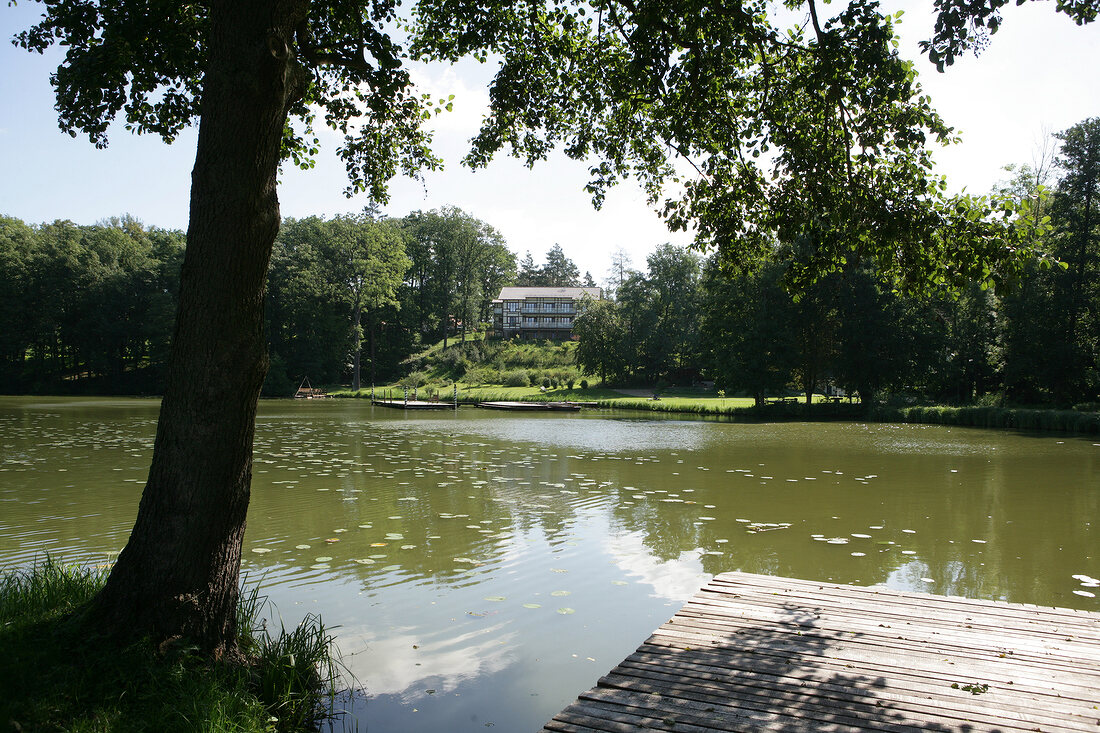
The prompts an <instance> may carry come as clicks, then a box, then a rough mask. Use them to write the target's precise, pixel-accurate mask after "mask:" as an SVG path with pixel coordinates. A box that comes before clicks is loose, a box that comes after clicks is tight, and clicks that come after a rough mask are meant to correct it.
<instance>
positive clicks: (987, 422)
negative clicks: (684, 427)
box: [334, 383, 1100, 435]
mask: <svg viewBox="0 0 1100 733" xmlns="http://www.w3.org/2000/svg"><path fill="white" fill-rule="evenodd" d="M387 394H388V396H390V397H392V398H394V399H401V397H402V388H401V387H400V386H396V385H390V386H388V387H379V388H378V389H377V390H376V396H378V397H379V398H381V397H384V396H386V395H387ZM426 394H427V392H426V391H425V389H424V388H421V389H420V390H419V391H418V396H419V397H420V398H421V399H424V398H425V396H426ZM452 394H453V391H452V389H451V388H449V387H445V388H438V395H439V398H440V399H441V400H443V401H444V402H450V401H451V397H452ZM334 395H336V396H341V397H370V390H369V389H368V390H360V391H359V392H358V393H356V392H352V391H350V390H340V391H336V392H335V393H334ZM409 397H410V399H411V398H412V391H411V390H410V392H409ZM506 400H507V401H512V400H514V401H529V402H592V403H595V404H596V405H597V406H599V407H602V408H607V409H612V410H642V411H647V412H663V413H682V414H690V415H701V416H707V415H714V416H723V417H729V418H736V419H742V420H751V421H767V420H869V421H872V422H897V423H921V424H928V425H957V426H960V427H978V428H1002V429H1016V430H1040V431H1056V432H1066V433H1077V434H1082V435H1093V434H1098V433H1100V412H1090V411H1081V410H1054V409H1035V408H1011V407H977V406H976V407H949V406H942V405H938V406H919V407H884V406H880V407H874V408H870V409H867V408H865V407H864V406H863V405H861V404H859V403H858V402H856V403H848V402H827V401H825V400H824V398H823V397H821V396H820V395H814V404H813V406H812V407H810V408H809V409H807V407H806V405H805V404H803V402H802V398H799V399H798V400H794V399H793V398H787V401H782V402H778V401H776V402H768V403H767V404H766V405H764V406H762V407H756V406H755V404H754V402H753V400H752V398H749V397H717V396H713V393H708V392H700V391H697V390H690V389H679V390H678V389H669V390H662V391H661V398H660V399H659V400H654V399H650V398H645V397H631V396H628V395H625V394H623V393H622V392H619V391H617V390H614V389H609V388H605V387H589V388H587V389H580V388H575V389H569V388H566V387H561V388H551V389H546V390H543V389H540V388H538V387H501V386H478V387H475V386H469V385H464V384H461V383H460V384H459V390H458V401H459V404H476V403H478V402H490V401H506Z"/></svg>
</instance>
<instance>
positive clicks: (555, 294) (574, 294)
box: [493, 287, 603, 303]
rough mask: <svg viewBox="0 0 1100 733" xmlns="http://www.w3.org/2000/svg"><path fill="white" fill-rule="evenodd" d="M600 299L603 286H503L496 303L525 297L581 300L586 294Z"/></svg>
mask: <svg viewBox="0 0 1100 733" xmlns="http://www.w3.org/2000/svg"><path fill="white" fill-rule="evenodd" d="M586 295H587V296H588V297H590V298H595V299H596V300H599V299H600V298H602V297H603V288H533V287H532V288H527V287H509V288H501V289H500V295H498V296H497V297H496V300H494V301H493V302H494V303H497V302H500V301H502V300H523V299H524V298H572V299H573V300H580V299H581V298H583V297H584V296H586Z"/></svg>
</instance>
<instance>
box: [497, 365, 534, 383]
mask: <svg viewBox="0 0 1100 733" xmlns="http://www.w3.org/2000/svg"><path fill="white" fill-rule="evenodd" d="M501 381H502V382H503V384H504V386H505V387H527V386H529V385H530V384H531V382H530V380H529V379H528V378H527V372H525V371H523V370H521V369H517V370H514V371H510V372H505V373H504V374H502V375H501Z"/></svg>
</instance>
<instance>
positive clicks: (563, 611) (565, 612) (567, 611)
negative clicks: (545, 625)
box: [558, 607, 576, 616]
mask: <svg viewBox="0 0 1100 733" xmlns="http://www.w3.org/2000/svg"><path fill="white" fill-rule="evenodd" d="M558 613H560V614H561V615H562V616H568V615H569V614H571V613H576V611H575V610H573V609H572V608H569V607H564V608H559V609H558Z"/></svg>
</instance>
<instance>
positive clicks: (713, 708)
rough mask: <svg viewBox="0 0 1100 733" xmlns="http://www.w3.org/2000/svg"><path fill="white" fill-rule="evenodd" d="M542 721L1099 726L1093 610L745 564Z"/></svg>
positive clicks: (712, 727)
mask: <svg viewBox="0 0 1100 733" xmlns="http://www.w3.org/2000/svg"><path fill="white" fill-rule="evenodd" d="M543 730H544V731H556V732H559V733H560V732H570V733H582V732H583V733H611V732H614V733H625V732H626V731H638V730H658V731H680V732H682V733H710V732H712V731H760V730H766V731H864V730H868V731H869V730H876V731H897V732H898V733H901V732H902V731H913V730H929V731H959V732H960V733H962V732H964V731H965V732H967V733H976V732H978V731H1004V732H1005V733H1008V732H1009V731H1013V732H1015V731H1020V732H1023V731H1045V732H1053V731H1092V732H1093V733H1095V732H1096V731H1100V613H1095V612H1088V611H1075V610H1069V609H1061V608H1045V607H1038V606H1030V605H1023V604H1014V603H1003V602H994V601H980V600H972V599H967V598H959V597H947V596H936V595H929V594H925V593H914V592H903V591H895V590H888V589H885V588H879V587H870V588H865V587H856V586H847V585H839V584H836V583H823V582H814V581H807V580H795V579H791V578H778V577H771V576H764V575H753V574H748V573H723V574H722V575H719V576H717V577H715V578H714V579H713V580H712V581H711V582H710V583H708V584H707V585H706V586H705V587H704V588H703V589H702V590H701V591H700V592H699V593H698V594H697V595H696V596H695V597H694V598H692V599H691V601H689V602H688V603H687V605H685V606H684V607H683V609H681V610H680V612H679V613H677V614H676V615H675V616H673V617H672V619H670V620H669V621H668V623H666V624H664V625H663V626H661V627H660V628H659V629H657V630H656V631H655V632H654V633H653V635H652V636H650V637H649V639H647V640H646V641H645V643H643V644H642V645H641V646H640V647H638V649H637V651H635V652H634V653H633V654H631V655H630V656H629V657H627V658H626V659H625V660H623V662H622V663H621V664H619V666H617V667H616V668H615V669H613V670H611V671H610V672H609V673H607V674H606V675H605V676H604V677H602V678H601V679H600V680H599V682H598V683H597V685H596V686H595V687H594V688H592V689H591V690H588V691H587V692H585V693H582V694H581V695H580V697H579V698H578V699H577V700H576V701H575V702H574V703H573V704H572V705H570V706H569V707H567V708H565V710H563V711H561V712H560V713H558V715H556V716H554V718H553V719H552V720H551V721H550V722H548V723H547V724H546V726H545V727H544V728H543Z"/></svg>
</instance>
